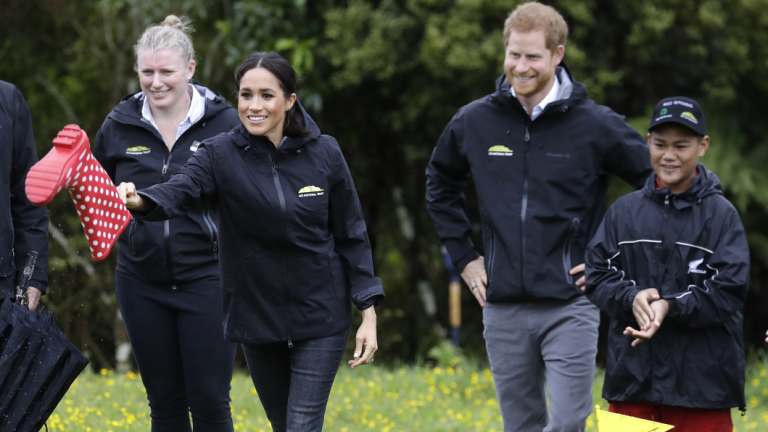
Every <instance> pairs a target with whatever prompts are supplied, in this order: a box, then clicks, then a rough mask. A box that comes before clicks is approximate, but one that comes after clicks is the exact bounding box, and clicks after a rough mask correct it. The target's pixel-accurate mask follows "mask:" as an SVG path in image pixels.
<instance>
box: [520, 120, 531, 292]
mask: <svg viewBox="0 0 768 432" xmlns="http://www.w3.org/2000/svg"><path fill="white" fill-rule="evenodd" d="M530 141H531V132H530V130H529V125H526V126H525V135H524V136H523V144H524V145H523V195H522V198H521V202H520V248H521V250H520V288H522V289H523V291H525V253H526V244H525V243H526V242H525V219H526V216H527V213H528V163H527V159H528V146H529V144H530Z"/></svg>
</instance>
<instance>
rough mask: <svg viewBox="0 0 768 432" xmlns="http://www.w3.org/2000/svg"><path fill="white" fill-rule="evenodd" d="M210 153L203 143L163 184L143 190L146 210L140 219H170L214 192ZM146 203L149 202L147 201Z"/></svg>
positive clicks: (214, 185) (141, 191)
mask: <svg viewBox="0 0 768 432" xmlns="http://www.w3.org/2000/svg"><path fill="white" fill-rule="evenodd" d="M213 157H214V156H213V151H212V149H211V148H210V147H209V145H208V144H207V143H206V141H203V143H202V144H201V145H200V148H198V149H197V151H196V152H195V153H194V154H193V155H192V156H191V157H190V158H189V160H187V162H186V163H185V164H184V166H183V167H182V168H181V170H180V171H179V172H178V173H176V174H174V175H173V176H172V177H171V178H170V179H168V181H166V182H165V183H158V184H156V185H154V186H150V187H148V188H146V189H142V190H140V191H138V192H139V195H140V196H141V197H142V198H143V199H144V200H145V202H146V207H145V209H144V210H143V211H142V212H138V213H139V216H142V217H144V218H146V219H147V220H163V219H170V218H172V217H174V216H178V215H179V214H181V213H183V212H185V211H186V210H185V206H187V205H189V204H191V203H193V202H196V201H198V200H200V199H201V197H202V196H203V195H211V194H213V193H214V192H215V190H216V179H215V177H214V160H213ZM147 201H148V202H147Z"/></svg>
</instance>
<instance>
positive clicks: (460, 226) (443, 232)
mask: <svg viewBox="0 0 768 432" xmlns="http://www.w3.org/2000/svg"><path fill="white" fill-rule="evenodd" d="M460 124H461V120H460V114H457V115H456V116H454V118H453V119H451V121H450V122H449V123H448V125H447V126H446V127H445V130H443V133H442V134H441V135H440V138H438V140H437V145H436V146H435V149H434V150H433V151H432V157H431V158H430V160H429V164H428V165H427V172H426V175H427V186H426V201H427V212H428V213H429V216H430V217H431V218H432V222H433V223H434V224H435V227H436V228H437V236H438V237H439V238H440V241H441V242H442V243H443V244H444V245H445V247H446V249H447V250H448V255H449V256H450V257H451V260H452V261H453V264H454V265H455V266H456V268H457V269H458V270H459V272H461V271H463V270H464V267H465V266H466V265H467V264H468V263H469V262H470V261H472V260H474V259H475V258H477V257H478V256H479V254H478V253H477V251H476V250H475V248H474V245H473V244H472V238H471V234H472V227H471V225H470V223H469V218H468V217H467V213H466V209H465V196H464V187H465V185H466V182H467V177H468V176H469V163H468V162H467V159H466V157H465V155H463V154H462V151H461V149H460V145H461V139H462V133H461V127H460Z"/></svg>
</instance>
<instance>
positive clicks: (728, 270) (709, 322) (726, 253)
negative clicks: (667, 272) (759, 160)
mask: <svg viewBox="0 0 768 432" xmlns="http://www.w3.org/2000/svg"><path fill="white" fill-rule="evenodd" d="M718 225H719V232H718V233H717V236H718V237H717V241H716V242H715V248H714V250H713V254H712V256H711V257H710V259H709V262H708V263H707V268H709V270H710V271H711V272H712V275H711V276H710V277H708V278H707V279H705V280H704V281H703V282H702V283H701V285H690V286H688V289H687V290H686V291H684V292H682V293H677V294H672V295H669V296H665V298H667V300H669V302H670V310H669V318H670V319H674V320H675V323H677V324H679V325H685V326H688V327H692V328H701V327H710V326H719V325H722V324H723V323H726V322H728V321H730V320H732V319H733V317H735V316H737V315H739V314H741V313H742V311H743V310H744V299H745V297H746V295H747V283H748V281H749V246H748V244H747V235H746V233H745V231H744V226H743V225H742V223H741V218H740V217H739V214H738V213H737V212H736V209H735V208H733V206H731V205H730V204H729V211H728V213H727V215H726V216H725V217H724V218H723V219H722V223H719V224H718Z"/></svg>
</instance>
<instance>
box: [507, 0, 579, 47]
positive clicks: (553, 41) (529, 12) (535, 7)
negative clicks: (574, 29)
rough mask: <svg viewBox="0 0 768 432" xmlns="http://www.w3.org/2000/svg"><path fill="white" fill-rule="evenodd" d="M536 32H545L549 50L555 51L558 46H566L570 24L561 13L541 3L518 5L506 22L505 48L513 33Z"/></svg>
mask: <svg viewBox="0 0 768 432" xmlns="http://www.w3.org/2000/svg"><path fill="white" fill-rule="evenodd" d="M535 30H541V31H543V32H544V37H545V40H546V45H547V49H549V50H550V51H554V49H555V48H557V46H558V45H563V46H565V42H566V41H567V39H568V24H567V23H566V22H565V19H564V18H563V16H562V15H560V12H558V11H557V10H556V9H555V8H553V7H552V6H547V5H544V4H541V3H539V2H535V1H534V2H526V3H523V4H521V5H518V6H517V7H516V8H515V9H514V10H513V11H512V12H511V13H510V14H509V16H508V17H507V20H506V21H504V46H505V47H506V46H507V42H508V41H509V35H510V33H512V31H517V32H521V33H528V32H531V31H535Z"/></svg>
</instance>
